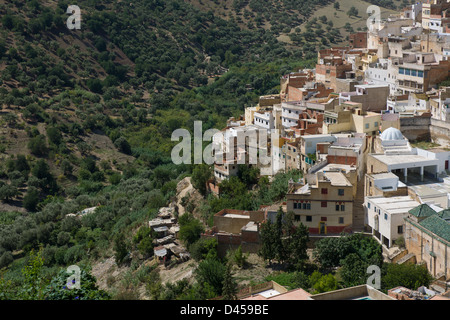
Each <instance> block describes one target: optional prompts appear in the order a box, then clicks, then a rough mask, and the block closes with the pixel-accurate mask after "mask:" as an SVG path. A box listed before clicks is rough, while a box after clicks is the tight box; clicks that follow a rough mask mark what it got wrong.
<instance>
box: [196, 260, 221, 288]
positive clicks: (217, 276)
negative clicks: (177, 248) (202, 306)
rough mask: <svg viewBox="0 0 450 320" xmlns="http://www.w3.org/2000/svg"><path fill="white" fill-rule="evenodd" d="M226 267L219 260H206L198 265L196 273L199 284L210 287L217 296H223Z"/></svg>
mask: <svg viewBox="0 0 450 320" xmlns="http://www.w3.org/2000/svg"><path fill="white" fill-rule="evenodd" d="M225 273H226V267H225V266H224V265H223V264H222V263H221V262H220V261H218V260H217V259H206V260H203V261H201V262H200V263H199V264H198V267H197V269H196V271H195V274H196V279H197V282H198V283H201V284H202V283H207V284H208V285H210V286H211V287H212V288H213V290H214V294H215V295H216V296H219V295H222V289H223V283H224V279H225Z"/></svg>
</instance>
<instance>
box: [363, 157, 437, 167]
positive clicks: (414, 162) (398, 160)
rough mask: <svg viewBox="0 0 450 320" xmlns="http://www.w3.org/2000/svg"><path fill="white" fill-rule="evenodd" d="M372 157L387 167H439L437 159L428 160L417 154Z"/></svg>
mask: <svg viewBox="0 0 450 320" xmlns="http://www.w3.org/2000/svg"><path fill="white" fill-rule="evenodd" d="M371 156H372V157H374V158H375V159H377V160H379V161H381V162H382V163H384V164H387V165H405V166H408V167H420V166H432V165H437V164H438V160H437V159H428V158H426V157H423V156H419V155H417V154H395V155H385V154H372V155H371Z"/></svg>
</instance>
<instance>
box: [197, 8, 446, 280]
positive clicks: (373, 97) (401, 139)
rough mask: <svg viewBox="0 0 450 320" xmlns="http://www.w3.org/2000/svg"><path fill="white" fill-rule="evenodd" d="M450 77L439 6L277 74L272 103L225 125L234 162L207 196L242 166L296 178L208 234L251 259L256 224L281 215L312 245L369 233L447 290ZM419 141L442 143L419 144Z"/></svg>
mask: <svg viewBox="0 0 450 320" xmlns="http://www.w3.org/2000/svg"><path fill="white" fill-rule="evenodd" d="M449 78H450V2H447V1H446V0H428V1H423V2H417V3H415V4H413V5H410V6H407V7H406V8H405V9H404V10H402V11H401V12H400V13H399V14H397V15H394V16H390V17H389V18H387V19H384V20H381V21H375V22H374V23H373V24H372V25H371V26H370V28H369V29H368V31H367V32H358V33H356V34H354V35H352V36H350V39H349V44H348V46H345V47H336V48H330V49H325V50H320V51H319V52H318V58H317V64H316V67H315V69H305V70H299V71H298V72H293V73H289V74H287V75H284V76H282V77H281V79H280V92H279V94H271V95H267V96H262V97H260V99H259V103H258V104H257V105H256V106H251V107H247V108H245V114H244V115H243V116H241V117H240V118H239V119H236V118H230V119H229V121H228V123H227V127H226V128H224V129H223V130H222V132H223V133H224V135H223V137H224V138H223V140H222V141H221V143H222V144H223V146H224V147H225V148H224V150H228V151H229V149H231V148H234V149H233V150H234V151H235V152H236V156H235V157H232V158H231V159H227V161H225V162H223V163H216V164H214V179H215V183H216V186H219V188H211V191H213V192H215V193H217V194H219V196H220V182H221V181H223V180H225V179H228V178H229V177H230V176H234V175H237V174H238V169H239V166H238V164H241V163H245V164H247V165H249V166H256V167H258V168H259V169H260V172H261V174H262V175H267V176H269V177H272V176H274V175H275V174H277V173H278V172H288V171H290V170H301V171H302V172H303V177H302V178H301V179H300V180H299V181H292V180H291V181H289V186H288V193H287V195H286V200H285V201H284V202H281V203H274V204H273V205H271V206H264V207H261V208H260V210H259V211H255V212H247V211H240V212H238V211H236V210H225V211H222V212H219V213H217V214H216V216H215V217H214V219H215V220H214V221H215V226H214V228H212V229H211V230H210V231H209V232H207V233H205V235H204V236H207V237H216V238H217V239H218V240H219V244H220V245H222V246H223V247H224V248H230V247H231V248H233V247H236V246H238V245H241V246H242V247H243V248H245V249H246V250H247V251H248V252H255V251H256V250H257V247H258V241H259V240H258V231H259V225H260V223H261V222H262V221H264V220H267V219H274V218H275V215H276V213H277V212H278V210H279V209H280V208H281V209H282V210H283V211H284V212H288V211H292V212H294V217H295V221H296V222H298V223H300V222H301V223H302V224H304V225H306V226H307V227H308V228H309V231H310V236H313V237H314V236H317V237H324V236H329V235H339V234H340V233H341V232H365V233H369V234H371V235H372V236H373V237H374V238H375V239H377V240H378V241H379V242H380V243H381V244H382V246H383V248H384V250H385V251H386V253H387V254H389V253H391V251H390V250H391V248H393V247H398V246H401V248H402V250H400V252H401V257H400V256H398V257H397V259H398V260H401V261H413V262H416V263H421V264H425V265H426V266H427V268H428V270H429V271H430V273H431V274H432V275H433V276H434V277H435V278H436V279H438V280H442V281H444V283H445V282H446V281H449V280H450V248H449V246H450V214H449V212H450V209H449V207H450V177H449V176H448V174H449V172H450V171H449V170H450V168H449V161H450V149H449V148H447V146H448V145H449V144H450V140H449V137H450V116H449V117H447V114H449V113H450V108H449V107H450V87H439V86H438V85H439V84H440V83H441V82H443V81H444V80H447V79H449ZM250 132H257V133H258V134H259V133H261V132H264V133H268V134H267V135H268V137H269V138H268V143H267V146H266V147H264V148H265V149H264V150H261V149H259V153H261V152H263V151H264V152H267V154H269V155H270V157H271V161H270V163H269V164H267V163H262V162H260V161H259V160H258V159H252V154H253V155H254V153H252V152H251V151H252V150H251V148H254V145H251V144H249V143H247V142H246V141H247V140H245V139H244V140H241V143H236V141H237V140H238V139H237V137H239V135H246V134H249V133H250ZM274 133H275V134H274ZM257 137H259V138H257V140H260V139H261V138H260V136H259V135H258V136H257ZM421 140H422V141H428V142H430V141H431V140H433V141H434V142H439V144H441V145H443V146H439V147H433V148H426V149H424V148H419V147H415V146H414V143H413V142H417V141H421ZM242 141H244V142H242ZM410 141H411V143H410ZM258 147H259V148H261V146H260V145H258ZM250 160H254V161H250ZM209 186H211V183H209ZM400 240H402V241H400ZM400 242H403V243H402V244H401V245H399V243H400ZM403 247H404V249H403ZM400 258H401V259H400ZM445 286H446V285H445Z"/></svg>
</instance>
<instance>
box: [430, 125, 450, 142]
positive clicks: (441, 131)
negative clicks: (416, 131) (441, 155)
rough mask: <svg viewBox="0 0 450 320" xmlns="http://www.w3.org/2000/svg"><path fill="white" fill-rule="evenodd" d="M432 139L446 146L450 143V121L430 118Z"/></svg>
mask: <svg viewBox="0 0 450 320" xmlns="http://www.w3.org/2000/svg"><path fill="white" fill-rule="evenodd" d="M430 123H431V126H430V136H431V141H433V142H435V143H438V144H440V145H443V146H446V145H449V144H450V123H446V122H444V121H440V120H436V119H431V120H430Z"/></svg>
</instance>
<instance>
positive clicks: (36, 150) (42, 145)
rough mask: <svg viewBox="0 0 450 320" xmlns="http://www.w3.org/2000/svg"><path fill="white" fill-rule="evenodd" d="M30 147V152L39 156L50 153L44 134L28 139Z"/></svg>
mask: <svg viewBox="0 0 450 320" xmlns="http://www.w3.org/2000/svg"><path fill="white" fill-rule="evenodd" d="M28 148H29V149H30V152H31V153H32V154H34V155H35V156H38V157H43V156H46V155H47V153H48V147H47V142H46V141H45V136H44V135H42V134H39V135H37V136H36V137H33V138H31V139H30V140H29V141H28Z"/></svg>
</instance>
